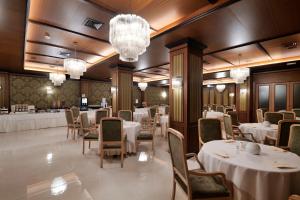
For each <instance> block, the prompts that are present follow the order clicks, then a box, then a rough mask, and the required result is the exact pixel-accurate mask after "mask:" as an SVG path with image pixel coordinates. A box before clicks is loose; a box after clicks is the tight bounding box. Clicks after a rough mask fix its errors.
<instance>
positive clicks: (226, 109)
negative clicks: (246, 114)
mask: <svg viewBox="0 0 300 200" xmlns="http://www.w3.org/2000/svg"><path fill="white" fill-rule="evenodd" d="M229 111H233V108H225V110H224V113H225V114H227V113H228V112H229Z"/></svg>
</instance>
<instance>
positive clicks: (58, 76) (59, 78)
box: [49, 69, 66, 86]
mask: <svg viewBox="0 0 300 200" xmlns="http://www.w3.org/2000/svg"><path fill="white" fill-rule="evenodd" d="M49 79H50V80H51V81H52V83H53V84H54V86H61V84H62V83H63V82H64V81H65V80H66V75H65V74H63V73H59V72H58V69H57V72H51V73H49Z"/></svg>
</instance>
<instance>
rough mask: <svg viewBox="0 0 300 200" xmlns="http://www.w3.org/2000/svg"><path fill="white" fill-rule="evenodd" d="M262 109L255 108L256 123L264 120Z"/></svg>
mask: <svg viewBox="0 0 300 200" xmlns="http://www.w3.org/2000/svg"><path fill="white" fill-rule="evenodd" d="M263 113H264V112H263V110H262V109H256V119H257V123H263V122H264V114H263Z"/></svg>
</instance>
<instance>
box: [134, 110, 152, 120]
mask: <svg viewBox="0 0 300 200" xmlns="http://www.w3.org/2000/svg"><path fill="white" fill-rule="evenodd" d="M145 117H149V114H148V112H133V121H135V122H141V121H142V119H143V118H145Z"/></svg>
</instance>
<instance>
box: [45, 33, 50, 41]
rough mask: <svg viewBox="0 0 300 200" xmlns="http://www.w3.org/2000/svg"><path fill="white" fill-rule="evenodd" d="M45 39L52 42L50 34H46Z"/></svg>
mask: <svg viewBox="0 0 300 200" xmlns="http://www.w3.org/2000/svg"><path fill="white" fill-rule="evenodd" d="M44 38H45V39H46V40H50V39H51V37H50V34H49V33H48V32H45V35H44Z"/></svg>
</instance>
